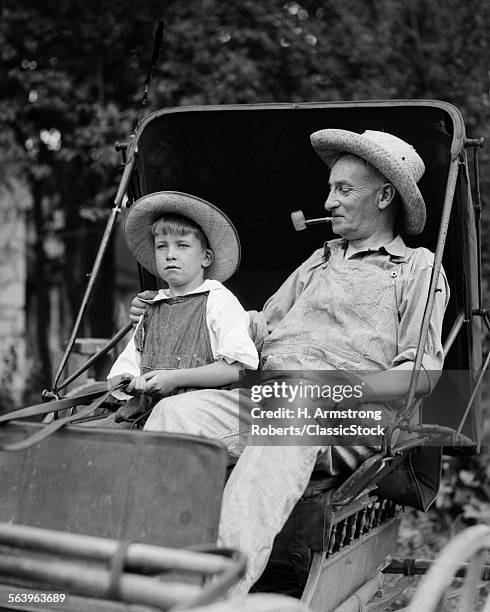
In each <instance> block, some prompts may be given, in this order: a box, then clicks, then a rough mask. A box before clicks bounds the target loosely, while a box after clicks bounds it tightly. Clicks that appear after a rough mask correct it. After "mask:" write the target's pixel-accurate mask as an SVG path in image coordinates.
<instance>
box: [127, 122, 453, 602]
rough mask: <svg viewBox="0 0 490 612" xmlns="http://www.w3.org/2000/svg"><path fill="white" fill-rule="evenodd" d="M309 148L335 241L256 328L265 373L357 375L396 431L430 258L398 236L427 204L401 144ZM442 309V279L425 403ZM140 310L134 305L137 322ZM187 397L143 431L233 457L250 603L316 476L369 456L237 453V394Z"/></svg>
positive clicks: (230, 525)
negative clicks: (325, 191) (317, 163)
mask: <svg viewBox="0 0 490 612" xmlns="http://www.w3.org/2000/svg"><path fill="white" fill-rule="evenodd" d="M311 141H312V145H313V147H314V149H315V151H316V152H317V153H318V155H319V156H320V157H321V158H322V159H323V161H325V163H326V164H327V165H328V166H329V167H330V168H331V174H330V181H329V182H330V194H329V196H328V198H327V201H326V203H325V208H326V210H327V211H328V212H329V213H331V216H332V227H333V231H334V233H336V234H338V235H339V236H340V237H341V238H340V239H336V240H333V241H330V242H329V243H326V245H325V246H324V248H322V249H319V250H317V251H315V252H314V253H313V254H312V256H311V257H310V258H309V259H308V260H307V261H306V262H304V263H303V264H302V265H301V266H300V267H299V268H298V269H297V270H296V271H295V272H293V274H292V275H291V276H290V277H289V278H288V279H287V280H286V281H285V283H284V284H283V285H282V286H281V287H280V289H279V290H278V291H277V292H276V293H275V294H274V295H273V296H272V297H271V298H270V299H269V300H268V301H267V303H266V304H265V306H264V309H263V312H262V313H259V315H258V316H256V317H255V318H254V321H253V322H254V324H255V328H256V329H257V328H262V330H263V334H262V335H263V336H264V342H263V345H262V351H261V367H262V368H263V369H272V370H344V371H346V370H351V371H352V370H354V371H357V372H359V376H360V379H361V380H362V381H363V382H364V383H365V385H364V389H363V396H362V402H363V407H365V406H366V405H369V404H373V403H374V405H375V406H377V407H378V408H379V407H382V412H383V422H384V423H387V424H388V423H393V421H394V418H395V415H396V400H399V399H402V398H403V397H404V396H406V394H407V391H408V387H409V382H410V373H411V370H412V369H413V365H414V360H415V353H416V348H417V344H418V340H419V334H420V327H421V321H422V318H423V313H424V308H425V297H426V296H427V292H428V287H429V283H430V277H431V272H432V265H433V254H432V253H431V252H430V251H428V250H427V249H424V248H419V249H410V248H408V247H407V246H405V243H404V242H403V240H402V238H401V236H400V235H399V231H402V232H405V233H408V234H418V233H420V232H421V231H422V229H423V227H424V224H425V218H426V210H425V203H424V200H423V198H422V195H421V193H420V191H419V189H418V187H417V182H418V181H419V180H420V178H421V176H422V174H423V172H424V169H425V168H424V164H423V161H422V159H421V158H420V156H419V155H418V154H417V152H416V151H415V150H414V149H413V147H411V146H410V145H409V144H408V143H406V142H404V141H403V140H401V139H399V138H397V137H395V136H393V135H391V134H387V133H383V132H375V131H366V132H364V133H363V134H357V133H354V132H350V131H346V130H337V129H327V130H320V131H318V132H315V133H314V134H312V136H311ZM447 299H448V287H447V281H446V278H445V275H444V273H443V272H442V273H441V275H440V278H439V280H438V291H437V293H436V300H435V305H434V309H433V313H432V318H431V325H430V329H429V333H428V337H427V341H426V345H425V350H424V355H423V360H422V367H423V372H422V373H421V375H420V376H419V382H418V387H417V390H416V391H417V395H426V394H428V393H430V391H431V389H432V387H433V385H434V384H435V382H436V380H437V377H438V374H437V373H438V372H440V370H441V369H442V364H443V352H442V346H441V327H442V318H443V314H444V310H445V307H446V304H447ZM143 306H144V303H143V302H141V301H140V300H138V299H137V298H135V300H134V301H133V308H132V315H133V317H135V316H137V315H138V314H140V313H141V308H142V307H143ZM366 371H368V374H367V375H366V373H365V372H366ZM371 372H372V373H371ZM434 373H435V374H434ZM193 394H194V397H191V395H192V394H188V395H187V397H186V399H185V400H184V399H183V398H164V399H163V400H161V401H160V402H159V403H158V404H157V406H156V407H155V409H154V411H153V414H152V417H151V419H150V420H149V421H148V425H149V427H148V428H150V429H157V430H158V429H162V430H166V431H175V432H186V433H192V434H197V435H204V436H207V437H212V438H218V439H220V440H221V441H223V442H224V443H225V444H226V445H227V448H228V450H229V453H230V454H231V455H236V456H239V460H238V462H237V465H236V467H235V469H234V471H233V472H232V475H231V477H230V479H229V481H228V483H227V486H226V488H225V492H224V497H223V504H222V514H221V521H220V542H221V543H222V544H223V545H226V546H230V547H234V548H239V549H240V550H242V551H243V552H245V553H246V554H247V555H248V557H249V565H248V569H247V574H246V576H245V578H244V579H243V581H242V582H241V584H240V587H239V591H240V592H246V591H247V590H248V589H249V588H250V586H251V585H252V584H253V583H254V582H255V580H256V579H257V578H258V577H259V576H260V574H261V573H262V571H263V569H264V567H265V565H266V563H267V559H268V557H269V554H270V550H271V548H272V543H273V540H274V537H275V535H276V534H277V533H278V532H279V531H280V529H281V528H282V526H283V524H284V522H285V521H286V519H287V517H288V516H289V514H290V512H291V510H292V508H293V507H294V505H295V503H296V502H297V501H298V499H299V498H300V497H301V495H302V493H303V491H304V489H305V487H306V485H307V483H308V480H309V478H310V475H311V473H312V471H313V469H314V468H315V466H317V467H321V469H323V470H324V471H326V472H327V473H329V474H331V475H337V474H343V473H345V474H348V473H350V472H351V471H352V470H354V469H355V468H356V467H357V466H358V465H359V464H360V463H361V462H362V461H363V460H364V459H365V458H367V457H368V456H369V455H371V454H372V453H373V452H374V451H375V449H374V448H373V447H370V446H365V445H364V446H363V445H355V444H354V445H352V446H327V447H325V446H319V445H316V446H315V445H311V446H305V445H303V446H299V445H298V446H247V447H246V448H245V449H242V448H241V446H240V444H239V438H238V435H237V434H238V418H237V412H238V400H237V397H238V394H237V392H236V391H224V390H202V391H196V392H193ZM191 400H192V401H191ZM394 401H395V404H393V402H394ZM385 402H391V403H392V404H391V406H388V407H386V405H385Z"/></svg>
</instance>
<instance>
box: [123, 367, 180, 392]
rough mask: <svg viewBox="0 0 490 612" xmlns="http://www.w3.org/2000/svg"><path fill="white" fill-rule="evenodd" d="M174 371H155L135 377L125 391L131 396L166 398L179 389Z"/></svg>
mask: <svg viewBox="0 0 490 612" xmlns="http://www.w3.org/2000/svg"><path fill="white" fill-rule="evenodd" d="M177 386H178V385H177V384H176V375H175V371H174V370H154V371H153V372H147V373H146V374H143V375H142V376H135V377H134V378H133V380H132V381H131V382H130V383H129V384H128V386H127V387H126V389H125V392H126V393H129V395H141V394H142V393H145V394H146V395H151V396H154V397H165V396H167V395H169V394H170V393H172V391H174V390H175V389H176V388H177Z"/></svg>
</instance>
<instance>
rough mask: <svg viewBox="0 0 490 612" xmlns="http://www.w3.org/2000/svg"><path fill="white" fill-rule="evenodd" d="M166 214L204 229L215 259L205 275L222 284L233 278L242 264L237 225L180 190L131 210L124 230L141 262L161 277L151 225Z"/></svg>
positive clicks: (152, 195)
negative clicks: (183, 219) (176, 216)
mask: <svg viewBox="0 0 490 612" xmlns="http://www.w3.org/2000/svg"><path fill="white" fill-rule="evenodd" d="M166 214H179V215H184V216H185V217H189V218H190V219H192V220H193V221H195V222H196V223H197V224H198V225H199V226H200V227H201V229H202V231H203V232H204V234H205V235H206V238H207V239H208V242H209V246H210V247H211V249H212V250H213V253H214V259H213V262H212V264H211V265H210V266H209V267H208V268H206V270H205V275H206V276H207V277H208V278H212V279H214V280H218V281H221V282H223V281H225V280H227V279H228V278H230V276H232V275H233V274H234V273H235V272H236V270H237V268H238V265H239V264H240V239H239V238H238V233H237V231H236V229H235V227H234V225H233V223H232V222H231V221H230V220H229V219H228V217H227V216H226V215H225V214H224V213H223V212H222V211H221V210H220V209H219V208H216V206H214V205H213V204H211V203H210V202H206V200H202V199H201V198H197V197H196V196H193V195H189V194H187V193H181V192H180V191H157V192H156V193H150V194H149V195H146V196H143V197H142V198H140V199H139V200H137V201H136V202H135V203H134V204H133V205H132V206H131V208H130V209H129V212H128V214H127V217H126V223H125V227H124V231H125V234H126V240H127V242H128V246H129V248H130V249H131V251H132V253H133V255H134V256H135V257H136V259H137V260H138V261H139V263H140V264H141V265H142V266H143V267H144V268H146V269H147V270H148V271H149V272H151V273H152V274H154V275H155V276H158V270H157V264H156V260H155V245H154V237H153V236H152V234H151V226H152V224H153V223H154V222H155V221H156V220H157V219H160V217H163V216H164V215H166Z"/></svg>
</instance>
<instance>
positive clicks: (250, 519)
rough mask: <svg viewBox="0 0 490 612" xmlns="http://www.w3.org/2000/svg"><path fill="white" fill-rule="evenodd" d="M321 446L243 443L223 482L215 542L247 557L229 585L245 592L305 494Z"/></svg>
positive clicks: (239, 593) (261, 568)
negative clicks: (237, 579)
mask: <svg viewBox="0 0 490 612" xmlns="http://www.w3.org/2000/svg"><path fill="white" fill-rule="evenodd" d="M322 450H323V448H322V447H320V446H247V447H246V448H245V450H244V451H243V452H242V454H241V456H240V458H239V460H238V463H237V464H236V466H235V469H234V470H233V472H232V473H231V476H230V478H229V479H228V482H227V484H226V487H225V490H224V493H223V501H222V505H221V518H220V528H219V537H218V543H219V544H220V545H221V546H226V547H230V548H236V549H238V550H240V551H241V552H243V553H245V554H246V555H247V558H248V564H247V572H246V574H245V576H244V577H243V579H242V580H241V581H240V582H239V583H238V584H237V585H236V587H234V588H233V589H232V590H231V594H233V595H244V594H245V593H247V592H248V591H249V589H250V587H251V586H252V585H253V584H254V583H255V582H256V580H257V579H258V578H259V577H260V575H261V574H262V572H263V571H264V568H265V566H266V564H267V561H268V559H269V555H270V553H271V550H272V545H273V543H274V538H275V537H276V535H277V534H278V533H279V532H280V531H281V529H282V527H283V525H284V523H285V522H286V520H287V518H288V517H289V515H290V514H291V511H292V509H293V508H294V506H295V505H296V503H297V502H298V500H299V499H300V497H301V496H302V495H303V492H304V490H305V489H306V486H307V484H308V482H309V480H310V477H311V473H312V471H313V468H314V467H315V463H316V460H317V456H318V453H319V452H320V451H322Z"/></svg>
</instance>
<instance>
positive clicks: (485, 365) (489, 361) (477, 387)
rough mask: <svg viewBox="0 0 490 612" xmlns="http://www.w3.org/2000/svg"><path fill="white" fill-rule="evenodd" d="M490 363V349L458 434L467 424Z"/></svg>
mask: <svg viewBox="0 0 490 612" xmlns="http://www.w3.org/2000/svg"><path fill="white" fill-rule="evenodd" d="M489 365H490V351H489V352H488V355H487V358H486V359H485V363H484V364H483V365H482V367H481V370H480V373H479V375H478V378H477V381H476V383H475V386H474V387H473V392H472V394H471V397H470V399H469V400H468V404H467V405H466V410H465V411H464V414H463V416H462V418H461V421H460V423H459V427H458V431H457V433H458V435H459V434H460V433H461V430H462V429H463V425H464V424H465V421H466V419H467V418H468V414H469V413H470V410H471V406H473V402H474V401H475V397H476V394H477V393H478V391H479V390H480V385H481V383H482V380H483V377H484V375H485V372H486V371H487V369H488V366H489Z"/></svg>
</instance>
